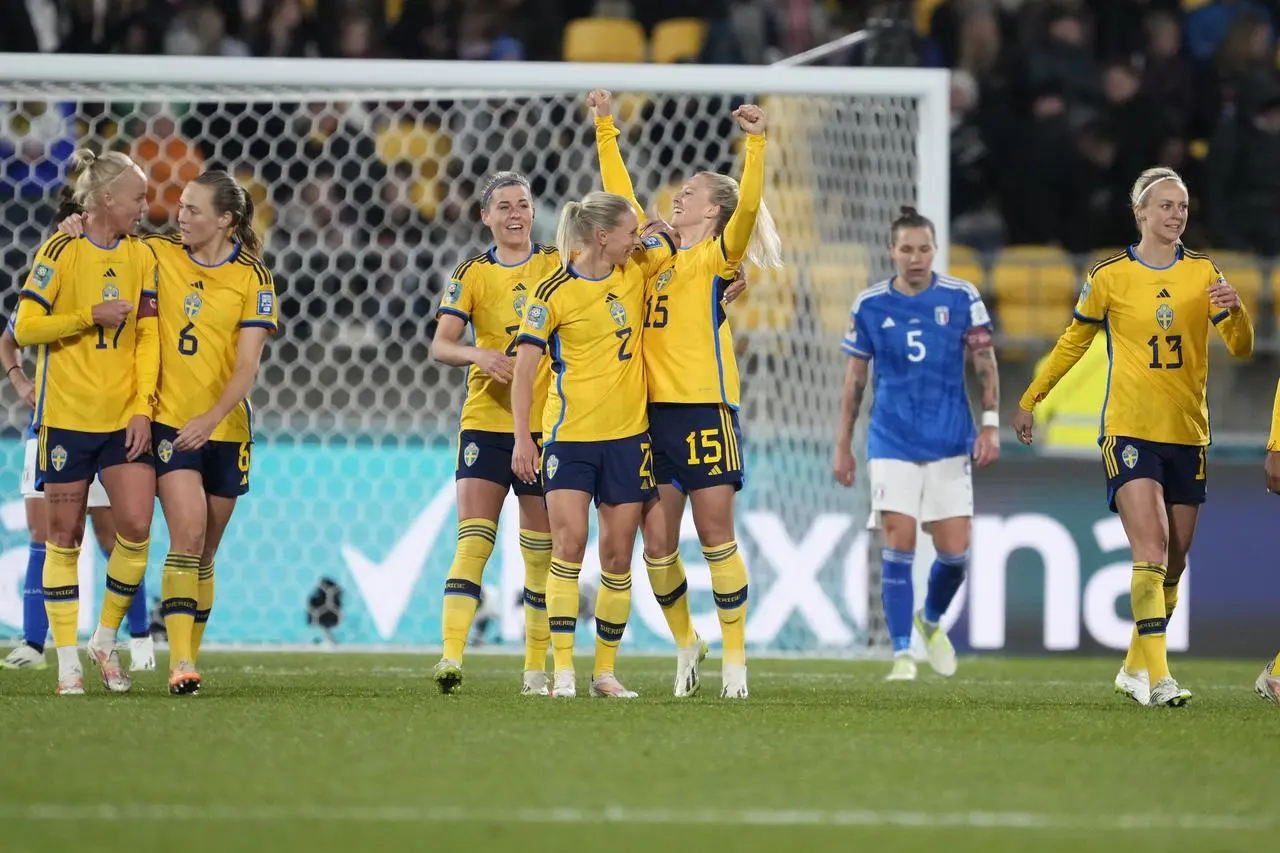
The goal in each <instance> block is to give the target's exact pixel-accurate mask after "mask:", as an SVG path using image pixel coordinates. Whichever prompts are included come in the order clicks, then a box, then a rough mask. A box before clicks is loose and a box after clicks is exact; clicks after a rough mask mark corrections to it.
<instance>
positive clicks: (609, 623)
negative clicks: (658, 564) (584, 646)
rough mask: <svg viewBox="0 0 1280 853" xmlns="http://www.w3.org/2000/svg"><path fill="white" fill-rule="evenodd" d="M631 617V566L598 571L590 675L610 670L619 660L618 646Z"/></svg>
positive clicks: (595, 675)
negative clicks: (592, 666) (594, 635)
mask: <svg viewBox="0 0 1280 853" xmlns="http://www.w3.org/2000/svg"><path fill="white" fill-rule="evenodd" d="M630 616H631V569H629V568H627V569H623V570H622V572H606V571H601V572H600V592H599V594H597V596H596V665H595V668H594V669H593V670H592V671H591V677H592V678H599V677H600V676H602V675H604V674H605V673H606V672H613V668H614V665H615V664H616V663H617V662H618V645H619V644H620V643H621V642H622V635H623V634H624V633H626V630H627V619H628V618H629V617H630Z"/></svg>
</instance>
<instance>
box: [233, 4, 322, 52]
mask: <svg viewBox="0 0 1280 853" xmlns="http://www.w3.org/2000/svg"><path fill="white" fill-rule="evenodd" d="M252 29H253V33H252V35H250V36H249V39H250V42H251V44H252V45H253V52H254V54H255V55H256V56H289V57H301V56H312V55H318V54H319V50H318V49H317V48H316V46H315V35H314V33H312V32H311V28H310V26H309V24H308V21H307V19H306V15H305V14H304V12H303V9H302V3H301V0H275V2H272V3H270V4H269V8H266V9H264V10H263V12H262V14H261V15H260V16H259V17H258V18H257V19H256V20H255V21H254V22H253V27H252Z"/></svg>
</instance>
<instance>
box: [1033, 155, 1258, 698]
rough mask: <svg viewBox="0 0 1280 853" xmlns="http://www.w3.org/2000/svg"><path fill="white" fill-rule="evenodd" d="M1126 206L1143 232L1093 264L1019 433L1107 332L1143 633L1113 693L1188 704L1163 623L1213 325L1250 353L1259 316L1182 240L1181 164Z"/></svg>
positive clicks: (1195, 500)
mask: <svg viewBox="0 0 1280 853" xmlns="http://www.w3.org/2000/svg"><path fill="white" fill-rule="evenodd" d="M1130 204H1131V207H1132V210H1133V215H1134V219H1135V220H1136V222H1137V225H1138V230H1139V231H1140V232H1141V235H1142V238H1141V240H1140V241H1139V242H1138V243H1137V244H1135V245H1133V246H1130V247H1129V248H1128V249H1125V250H1124V251H1123V252H1121V253H1119V254H1117V255H1115V256H1114V257H1111V258H1107V259H1106V260H1104V261H1102V262H1100V263H1098V264H1096V265H1095V266H1094V267H1093V269H1091V270H1090V271H1089V274H1088V276H1087V277H1086V279H1085V283H1084V287H1083V289H1082V290H1081V292H1080V300H1079V302H1078V303H1077V304H1076V309H1075V314H1074V319H1073V320H1072V322H1071V325H1070V326H1068V327H1067V330H1066V331H1065V332H1064V333H1063V334H1062V337H1061V338H1059V339H1058V343H1057V345H1056V346H1055V347H1054V349H1053V352H1052V353H1051V354H1050V356H1049V359H1048V361H1047V362H1046V363H1045V365H1044V367H1043V368H1042V369H1041V371H1040V372H1039V374H1038V375H1037V376H1036V377H1035V379H1034V380H1033V381H1032V383H1031V385H1030V387H1028V388H1027V391H1026V393H1025V394H1023V395H1022V400H1021V401H1020V406H1019V411H1018V414H1017V416H1016V418H1015V419H1014V429H1015V431H1016V432H1017V435H1018V439H1019V440H1020V441H1021V442H1023V443H1024V444H1030V443H1031V440H1032V426H1033V417H1032V410H1033V409H1034V407H1035V405H1036V403H1038V402H1040V401H1041V400H1043V399H1044V398H1045V396H1046V395H1047V394H1048V393H1049V391H1050V390H1052V389H1053V386H1054V385H1055V384H1056V383H1057V382H1058V380H1059V379H1061V378H1062V377H1063V376H1064V375H1065V374H1066V373H1067V371H1068V370H1070V369H1071V367H1072V366H1073V365H1074V364H1075V363H1076V362H1077V361H1079V360H1080V358H1081V356H1083V355H1084V353H1085V351H1086V350H1087V349H1088V348H1089V345H1090V344H1091V343H1092V341H1093V336H1094V335H1095V334H1097V332H1098V330H1099V329H1101V330H1102V331H1103V332H1105V333H1106V335H1107V353H1108V356H1109V358H1110V367H1109V370H1108V374H1107V397H1106V400H1105V401H1104V403H1103V406H1102V424H1101V430H1100V435H1099V437H1098V441H1099V443H1100V444H1101V445H1102V458H1103V463H1104V465H1105V467H1106V474H1107V501H1108V503H1109V504H1110V507H1111V511H1112V512H1118V513H1119V514H1120V520H1121V521H1122V522H1123V523H1124V530H1125V534H1126V535H1127V536H1128V538H1129V545H1130V547H1131V548H1132V550H1133V579H1132V585H1131V590H1130V592H1131V598H1132V606H1133V617H1134V623H1135V624H1134V634H1133V638H1132V640H1131V641H1130V644H1129V654H1128V656H1126V658H1125V662H1124V666H1123V667H1122V668H1121V670H1120V672H1119V674H1118V675H1117V676H1116V680H1115V686H1116V691H1117V692H1119V693H1123V694H1125V695H1127V696H1129V697H1131V698H1133V699H1135V700H1136V701H1138V702H1139V703H1140V704H1143V705H1152V706H1155V705H1169V706H1181V705H1184V704H1185V703H1186V702H1187V700H1189V699H1190V698H1191V692H1190V691H1189V690H1184V689H1182V688H1181V687H1179V686H1178V682H1177V681H1175V680H1174V678H1173V676H1172V675H1170V673H1169V661H1168V655H1167V649H1166V645H1165V628H1166V625H1167V623H1168V620H1169V617H1170V616H1172V615H1173V609H1174V607H1175V605H1176V604H1177V601H1178V580H1179V579H1180V578H1181V577H1182V572H1183V570H1184V569H1185V568H1186V565H1187V554H1188V552H1189V551H1190V550H1191V540H1192V536H1193V535H1194V533H1195V527H1196V519H1197V516H1198V515H1199V512H1200V505H1201V504H1203V503H1204V500H1205V486H1206V483H1205V449H1206V447H1207V446H1208V444H1209V441H1210V434H1209V406H1208V401H1207V392H1206V382H1207V380H1208V370H1209V327H1210V325H1212V326H1214V327H1215V328H1216V329H1217V330H1218V332H1219V333H1220V334H1221V335H1222V337H1223V339H1224V340H1225V341H1226V344H1227V349H1228V350H1229V351H1230V352H1231V354H1232V355H1234V356H1236V357H1237V358H1247V357H1248V356H1249V355H1250V354H1251V353H1252V352H1253V324H1252V323H1251V322H1250V320H1249V315H1248V313H1247V312H1246V311H1245V308H1244V305H1243V304H1242V303H1241V302H1240V297H1239V295H1238V294H1237V293H1236V291H1235V289H1234V288H1232V287H1231V285H1229V284H1227V282H1226V280H1225V279H1224V278H1223V276H1222V273H1221V272H1220V271H1219V270H1218V268H1217V266H1216V265H1215V264H1214V263H1213V261H1211V260H1210V259H1209V258H1208V257H1206V256H1205V255H1201V254H1198V253H1196V252H1192V251H1189V250H1188V249H1185V248H1184V247H1183V245H1182V242H1181V237H1182V232H1183V230H1184V229H1185V228H1186V225H1187V188H1186V185H1185V184H1184V183H1183V181H1182V178H1181V177H1179V176H1178V173H1177V172H1175V171H1173V170H1172V169H1165V168H1157V169H1148V170H1147V171H1145V172H1143V173H1142V174H1141V175H1140V176H1139V177H1138V179H1137V181H1136V182H1135V183H1134V185H1133V190H1132V192H1131V193H1130Z"/></svg>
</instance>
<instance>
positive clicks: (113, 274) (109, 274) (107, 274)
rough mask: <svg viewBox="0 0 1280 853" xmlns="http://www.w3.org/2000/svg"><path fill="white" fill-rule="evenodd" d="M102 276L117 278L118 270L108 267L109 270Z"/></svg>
mask: <svg viewBox="0 0 1280 853" xmlns="http://www.w3.org/2000/svg"><path fill="white" fill-rule="evenodd" d="M102 277H103V278H115V277H116V271H115V270H113V269H111V267H107V271H106V272H104V273H103V274H102Z"/></svg>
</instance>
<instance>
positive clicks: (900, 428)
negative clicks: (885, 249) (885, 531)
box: [841, 273, 991, 462]
mask: <svg viewBox="0 0 1280 853" xmlns="http://www.w3.org/2000/svg"><path fill="white" fill-rule="evenodd" d="M974 329H983V330H986V331H987V332H988V333H989V332H990V329H991V317H990V316H989V315H988V314H987V308H986V306H985V305H983V304H982V297H981V295H979V293H978V289H977V288H976V287H974V286H973V285H972V284H970V283H969V282H967V281H961V280H960V279H957V278H950V277H949V276H940V275H937V274H936V273H935V274H934V276H933V281H932V283H930V285H929V287H928V288H926V289H925V290H924V291H922V292H921V293H919V294H917V295H915V296H908V295H907V294H905V293H903V292H902V291H900V290H897V289H896V288H894V286H893V279H889V280H888V281H884V282H881V283H880V284H877V285H874V286H872V287H869V288H867V290H865V291H863V292H862V293H861V294H859V296H858V298H857V300H856V301H855V302H854V303H853V312H852V316H851V317H850V322H849V331H848V332H847V333H846V334H845V337H844V341H843V343H842V345H841V349H842V350H843V351H844V352H845V354H847V355H850V356H852V357H854V358H861V359H864V360H866V361H871V360H874V361H875V365H874V367H873V370H872V387H873V388H874V390H875V402H874V403H872V407H871V420H870V422H869V426H868V430H867V458H868V459H904V460H906V461H908V462H932V461H934V460H936V459H947V458H950V457H953V456H968V455H969V454H970V453H972V452H973V442H974V439H976V438H977V430H976V428H975V427H974V422H973V412H972V411H971V409H970V407H969V395H968V393H967V392H966V390H965V384H964V362H965V348H966V342H967V339H968V336H969V334H970V332H971V331H972V330H974Z"/></svg>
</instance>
